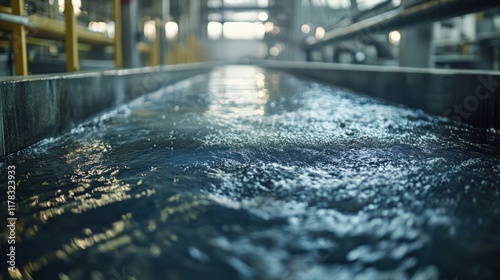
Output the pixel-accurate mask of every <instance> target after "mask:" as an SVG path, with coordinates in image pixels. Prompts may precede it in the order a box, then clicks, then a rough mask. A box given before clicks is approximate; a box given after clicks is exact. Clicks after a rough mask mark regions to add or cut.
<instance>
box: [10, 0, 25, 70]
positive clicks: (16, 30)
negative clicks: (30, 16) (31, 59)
mask: <svg viewBox="0 0 500 280" xmlns="http://www.w3.org/2000/svg"><path fill="white" fill-rule="evenodd" d="M11 6H12V14H13V15H16V16H23V15H24V0H12V1H11ZM12 26H13V27H12V31H13V38H12V39H13V47H14V63H15V65H16V75H22V76H26V75H28V58H27V49H26V30H25V29H24V26H23V25H20V24H13V25H12Z"/></svg>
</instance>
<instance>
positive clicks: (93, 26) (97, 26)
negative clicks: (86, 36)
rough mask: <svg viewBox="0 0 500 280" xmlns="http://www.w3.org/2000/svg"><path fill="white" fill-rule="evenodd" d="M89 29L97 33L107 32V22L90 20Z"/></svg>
mask: <svg viewBox="0 0 500 280" xmlns="http://www.w3.org/2000/svg"><path fill="white" fill-rule="evenodd" d="M89 30H90V31H92V32H97V33H107V32H108V24H107V23H106V22H102V21H99V22H96V21H91V22H90V23H89Z"/></svg>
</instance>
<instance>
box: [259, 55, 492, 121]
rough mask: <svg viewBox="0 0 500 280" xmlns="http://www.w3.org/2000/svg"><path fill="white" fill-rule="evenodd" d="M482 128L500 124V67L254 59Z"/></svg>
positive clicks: (290, 71)
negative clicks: (448, 66) (438, 67)
mask: <svg viewBox="0 0 500 280" xmlns="http://www.w3.org/2000/svg"><path fill="white" fill-rule="evenodd" d="M252 64H255V65H258V66H261V67H264V68H268V69H276V70H281V71H285V72H289V73H292V74H295V75H299V76H302V77H307V78H311V79H314V80H318V81H322V82H327V83H330V84H333V85H336V86H340V87H344V88H348V89H351V90H353V91H355V92H359V93H361V94H366V95H368V96H372V97H376V98H380V99H383V100H387V101H390V102H395V103H399V104H403V105H405V106H408V107H411V108H416V109H421V110H423V111H425V112H427V113H431V114H434V115H438V116H443V117H447V118H449V119H451V120H454V121H457V122H460V123H465V124H469V125H473V126H476V127H479V128H485V129H488V128H494V129H496V130H499V129H500V72H498V71H471V70H450V69H419V68H403V67H386V66H365V65H341V64H332V63H306V64H304V63H297V62H288V61H273V62H271V61H252Z"/></svg>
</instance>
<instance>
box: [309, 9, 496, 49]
mask: <svg viewBox="0 0 500 280" xmlns="http://www.w3.org/2000/svg"><path fill="white" fill-rule="evenodd" d="M495 7H500V1H497V0H483V1H477V0H432V1H428V2H425V3H422V4H419V5H416V6H412V7H410V8H407V9H403V8H402V7H399V8H396V9H395V10H392V11H389V12H386V13H383V14H381V15H378V16H374V17H372V18H369V19H366V20H363V21H360V22H357V23H354V24H352V25H350V26H348V27H343V28H337V29H332V30H329V31H327V32H326V33H325V35H324V36H323V38H321V39H317V38H315V37H314V36H310V37H308V38H306V41H305V44H304V48H305V49H307V50H312V49H316V48H319V47H322V46H325V45H327V44H329V43H331V42H335V41H342V40H347V39H351V38H354V37H356V36H360V35H368V34H371V33H378V32H384V31H391V30H394V29H400V28H404V27H408V26H410V25H414V24H419V23H426V22H434V21H439V20H444V19H448V18H452V17H457V16H461V15H465V14H470V13H475V12H479V11H484V10H488V9H491V8H495Z"/></svg>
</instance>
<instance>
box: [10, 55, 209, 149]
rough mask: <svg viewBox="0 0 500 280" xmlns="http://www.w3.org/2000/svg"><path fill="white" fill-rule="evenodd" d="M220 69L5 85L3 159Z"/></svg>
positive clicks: (15, 80)
mask: <svg viewBox="0 0 500 280" xmlns="http://www.w3.org/2000/svg"><path fill="white" fill-rule="evenodd" d="M215 66H216V65H215V64H212V63H198V64H189V65H188V64H186V65H176V66H164V67H151V68H141V69H131V70H110V71H104V72H92V73H77V74H60V75H36V76H30V77H9V78H7V79H3V80H0V156H1V157H4V156H6V155H9V154H11V153H14V152H16V151H19V150H21V149H23V148H26V147H28V146H30V145H32V144H34V143H36V142H38V141H40V140H42V139H45V138H48V137H53V136H57V135H60V134H62V133H64V132H67V131H69V130H70V129H72V128H74V127H75V126H76V125H78V124H80V123H82V122H84V121H86V120H88V119H90V118H91V117H93V116H95V115H96V114H98V113H101V112H104V111H106V110H109V109H111V108H113V107H116V106H118V105H121V104H124V103H126V102H128V101H130V100H132V99H134V98H137V97H139V96H141V95H143V94H146V93H149V92H152V91H155V90H157V89H159V88H160V87H163V86H165V85H168V84H172V83H174V82H176V81H180V80H183V79H186V78H188V77H191V76H195V75H197V74H201V73H204V72H208V71H209V70H210V69H212V68H213V67H215Z"/></svg>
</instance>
